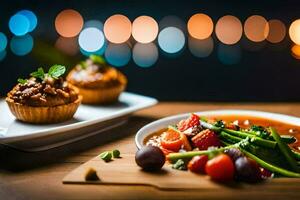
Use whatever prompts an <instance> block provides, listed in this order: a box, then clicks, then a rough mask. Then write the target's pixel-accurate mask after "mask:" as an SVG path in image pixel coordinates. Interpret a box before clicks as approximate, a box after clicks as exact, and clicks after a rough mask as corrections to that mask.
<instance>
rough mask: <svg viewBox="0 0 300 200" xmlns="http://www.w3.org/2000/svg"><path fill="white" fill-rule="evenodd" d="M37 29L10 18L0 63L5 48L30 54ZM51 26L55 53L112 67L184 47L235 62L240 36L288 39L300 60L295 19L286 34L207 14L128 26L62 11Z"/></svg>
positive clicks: (144, 62) (25, 18)
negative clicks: (99, 58) (93, 59)
mask: <svg viewBox="0 0 300 200" xmlns="http://www.w3.org/2000/svg"><path fill="white" fill-rule="evenodd" d="M37 26H38V18H37V16H36V15H35V14H34V12H32V11H30V10H21V11H19V12H17V13H15V14H14V15H13V16H11V18H10V20H9V23H8V27H9V30H10V31H11V33H12V34H13V35H14V36H13V37H12V38H10V39H8V38H7V36H6V35H5V34H4V33H3V32H0V61H1V60H3V59H4V58H5V56H6V49H7V46H9V47H10V50H11V51H12V52H13V53H14V54H15V55H18V56H24V55H26V54H28V53H30V52H31V50H32V49H33V47H34V39H33V37H32V36H31V33H32V32H33V31H34V30H35V29H36V27H37ZM54 27H55V30H56V32H57V33H58V35H59V36H58V38H57V40H56V42H55V45H54V46H55V47H56V48H57V49H58V50H60V51H62V52H63V53H66V54H68V55H71V56H74V55H76V54H77V53H78V52H81V53H82V54H83V55H86V56H88V55H90V54H98V55H103V56H105V58H106V60H107V62H109V63H110V64H111V65H114V66H117V67H121V66H125V65H126V64H128V62H129V61H130V59H131V58H132V59H133V61H134V62H135V63H136V64H137V65H138V66H140V67H150V66H152V65H154V64H155V63H156V61H157V59H158V57H159V49H160V50H161V52H162V53H163V54H165V55H179V54H180V53H181V52H182V51H183V50H184V47H185V46H188V48H189V50H190V52H191V54H192V55H194V56H195V57H198V58H205V57H208V56H209V55H210V54H211V53H212V52H213V50H214V47H216V48H217V55H218V58H219V60H220V61H221V62H222V63H223V64H228V65H230V64H236V63H237V62H238V61H239V59H240V58H241V47H240V45H239V42H240V40H241V38H242V37H243V36H244V37H245V38H246V39H248V40H249V41H251V42H253V43H260V42H262V41H268V42H269V43H272V44H277V43H280V42H282V41H283V40H284V39H285V38H286V37H287V35H288V36H289V38H290V40H291V41H292V43H293V45H292V48H291V52H292V55H293V56H294V57H295V58H296V59H299V58H300V50H299V49H300V47H299V45H300V19H298V20H295V21H293V22H291V24H290V26H289V28H288V30H287V28H286V27H287V26H286V25H285V24H284V23H283V22H282V21H280V20H279V19H270V20H267V19H265V18H264V17H263V16H260V15H252V16H249V17H248V18H247V19H246V20H245V22H244V23H242V22H241V21H240V20H239V19H238V18H237V17H235V16H232V15H226V16H223V17H221V18H219V19H218V20H217V21H216V22H214V21H213V20H212V19H211V18H210V16H209V15H207V14H204V13H197V14H194V15H193V16H191V17H190V18H189V20H188V21H187V23H185V22H183V21H182V20H181V19H180V18H178V17H176V16H166V17H164V18H163V19H162V20H161V21H160V22H157V21H156V20H155V19H154V18H152V17H151V16H139V17H137V18H136V19H134V20H133V21H132V22H131V21H130V19H128V17H126V16H125V15H122V14H115V15H112V16H110V17H108V18H107V19H106V21H105V22H104V23H102V22H101V21H99V20H96V19H93V20H88V21H85V20H84V18H83V16H82V15H81V14H80V13H79V12H78V11H76V10H73V9H66V10H63V11H61V12H60V13H58V15H57V16H56V18H55V21H54ZM216 39H217V40H218V41H219V42H218V43H216V42H215V40H216ZM215 43H216V44H215ZM8 44H9V45H8ZM158 47H159V49H158Z"/></svg>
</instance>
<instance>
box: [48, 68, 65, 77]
mask: <svg viewBox="0 0 300 200" xmlns="http://www.w3.org/2000/svg"><path fill="white" fill-rule="evenodd" d="M65 72H66V67H65V66H62V65H53V66H52V67H50V69H49V72H48V75H49V76H50V77H52V78H54V79H58V78H59V77H60V76H62V75H63V74H64V73H65Z"/></svg>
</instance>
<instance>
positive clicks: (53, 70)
mask: <svg viewBox="0 0 300 200" xmlns="http://www.w3.org/2000/svg"><path fill="white" fill-rule="evenodd" d="M65 72H66V67H65V66H63V65H53V66H52V67H50V69H49V71H48V73H45V71H44V69H43V68H41V67H40V68H38V70H37V71H35V72H32V73H31V74H30V75H31V76H32V77H34V78H38V79H41V80H45V78H46V77H51V78H53V79H58V78H59V77H61V76H62V75H63V74H64V73H65Z"/></svg>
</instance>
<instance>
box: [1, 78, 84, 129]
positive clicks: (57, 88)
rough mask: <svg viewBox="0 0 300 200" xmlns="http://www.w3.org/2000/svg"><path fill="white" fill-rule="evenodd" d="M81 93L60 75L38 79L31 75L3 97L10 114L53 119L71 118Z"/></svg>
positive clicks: (37, 119) (25, 118)
mask: <svg viewBox="0 0 300 200" xmlns="http://www.w3.org/2000/svg"><path fill="white" fill-rule="evenodd" d="M81 100H82V97H81V96H80V95H79V91H78V89H77V88H76V87H74V86H72V85H71V84H69V83H67V82H65V81H63V79H62V78H61V79H57V80H53V79H51V80H50V79H47V80H43V81H38V80H37V79H35V78H31V79H29V80H28V81H27V83H25V84H20V83H19V84H17V85H16V86H15V87H14V88H13V89H12V90H11V91H10V92H9V93H8V94H7V97H6V102H7V105H8V107H9V109H10V111H11V112H12V114H13V115H14V116H15V117H16V118H17V119H18V120H20V121H24V122H28V123H42V124H43V123H57V122H63V121H66V120H68V119H71V118H72V117H73V115H74V114H75V112H76V110H77V108H78V106H79V105H80V103H81Z"/></svg>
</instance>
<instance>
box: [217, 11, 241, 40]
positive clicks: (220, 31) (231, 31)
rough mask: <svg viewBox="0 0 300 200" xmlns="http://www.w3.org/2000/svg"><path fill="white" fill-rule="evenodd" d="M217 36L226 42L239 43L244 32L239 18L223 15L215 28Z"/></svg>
mask: <svg viewBox="0 0 300 200" xmlns="http://www.w3.org/2000/svg"><path fill="white" fill-rule="evenodd" d="M215 32H216V36H217V38H218V39H219V40H220V41H221V42H222V43H224V44H228V45H231V44H235V43H237V42H238V41H239V40H240V39H241V37H242V33H243V27H242V23H241V22H240V20H239V19H238V18H236V17H235V16H232V15H226V16H223V17H221V18H220V19H219V20H218V22H217V24H216V28H215Z"/></svg>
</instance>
